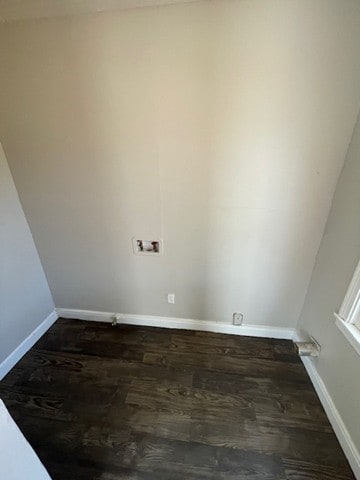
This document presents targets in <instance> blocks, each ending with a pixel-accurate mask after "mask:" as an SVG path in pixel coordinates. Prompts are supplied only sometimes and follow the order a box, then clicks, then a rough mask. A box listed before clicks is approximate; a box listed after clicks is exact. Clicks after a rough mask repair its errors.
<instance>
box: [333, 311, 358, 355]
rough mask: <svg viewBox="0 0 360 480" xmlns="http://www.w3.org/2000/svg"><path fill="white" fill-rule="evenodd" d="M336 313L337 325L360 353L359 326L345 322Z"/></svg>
mask: <svg viewBox="0 0 360 480" xmlns="http://www.w3.org/2000/svg"><path fill="white" fill-rule="evenodd" d="M334 315H335V317H336V322H335V323H336V326H337V327H338V329H339V330H340V331H341V332H342V333H343V334H344V335H345V337H346V339H347V340H348V341H349V343H350V344H351V346H352V347H354V348H355V350H356V352H357V353H358V354H359V355H360V330H359V329H358V327H357V326H355V325H353V324H351V323H348V322H345V321H344V320H343V319H342V318H341V317H340V316H339V315H338V314H337V313H335V314H334Z"/></svg>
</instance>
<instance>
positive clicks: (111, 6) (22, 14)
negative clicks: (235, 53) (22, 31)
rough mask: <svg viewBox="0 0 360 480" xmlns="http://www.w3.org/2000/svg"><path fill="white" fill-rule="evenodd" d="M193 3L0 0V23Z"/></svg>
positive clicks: (182, 0) (186, 0)
mask: <svg viewBox="0 0 360 480" xmlns="http://www.w3.org/2000/svg"><path fill="white" fill-rule="evenodd" d="M195 1H198V0H0V22H12V21H15V20H25V19H30V18H48V17H61V16H65V15H77V14H83V13H94V12H104V11H108V10H124V9H130V8H139V7H149V6H154V5H169V4H175V3H190V2H195Z"/></svg>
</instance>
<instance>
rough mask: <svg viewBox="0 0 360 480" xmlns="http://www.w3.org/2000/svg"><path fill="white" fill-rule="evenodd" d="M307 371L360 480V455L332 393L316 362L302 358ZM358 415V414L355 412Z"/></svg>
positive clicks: (308, 358)
mask: <svg viewBox="0 0 360 480" xmlns="http://www.w3.org/2000/svg"><path fill="white" fill-rule="evenodd" d="M301 360H302V362H303V364H304V366H305V368H306V371H307V373H308V375H309V377H310V379H311V382H312V384H313V385H314V388H315V390H316V393H317V394H318V396H319V398H320V401H321V403H322V406H323V407H324V410H325V412H326V414H327V416H328V418H329V420H330V423H331V425H332V427H333V429H334V431H335V434H336V436H337V438H338V440H339V442H340V445H341V447H342V449H343V450H344V453H345V455H346V458H347V459H348V461H349V463H350V466H351V468H352V470H353V472H354V475H355V477H356V478H357V480H360V453H359V451H358V449H357V448H356V446H355V444H354V442H353V440H352V438H351V436H350V434H349V432H348V430H347V428H346V426H345V424H344V422H343V420H342V418H341V416H340V413H339V411H338V410H337V408H336V406H335V404H334V402H333V400H332V398H331V396H330V393H329V392H328V390H327V388H326V386H325V384H324V382H323V381H322V379H321V377H320V375H319V373H318V371H317V369H316V367H315V365H314V360H313V359H312V358H310V357H301ZM354 413H355V414H356V412H354Z"/></svg>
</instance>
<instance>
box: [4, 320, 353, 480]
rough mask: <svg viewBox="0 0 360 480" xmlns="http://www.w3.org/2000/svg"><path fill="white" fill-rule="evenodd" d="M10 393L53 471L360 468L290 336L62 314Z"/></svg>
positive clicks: (313, 479)
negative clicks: (347, 455) (348, 458)
mask: <svg viewBox="0 0 360 480" xmlns="http://www.w3.org/2000/svg"><path fill="white" fill-rule="evenodd" d="M0 398H2V399H3V400H4V402H5V404H6V406H7V407H8V409H9V411H10V413H11V414H12V416H13V417H14V419H15V421H16V422H17V424H18V425H19V427H20V429H21V430H22V431H23V433H24V435H25V436H26V438H27V439H28V440H29V442H30V443H31V445H32V446H33V448H34V449H35V451H36V452H37V454H38V455H39V457H40V459H41V460H42V461H43V463H44V465H45V466H46V468H47V469H48V471H49V473H50V475H51V476H52V478H53V480H197V479H206V480H260V479H261V480H275V479H277V480H354V477H353V474H352V472H351V470H350V467H349V465H348V463H347V461H346V459H345V456H344V454H343V452H342V450H341V448H340V446H339V443H338V441H337V439H336V437H335V434H334V432H333V430H332V428H331V426H330V424H329V421H328V419H327V417H326V415H325V413H324V411H323V409H322V406H321V404H320V402H319V399H318V397H317V395H316V393H315V391H314V389H313V387H312V385H311V383H310V380H309V378H308V376H307V374H306V372H305V369H304V367H303V365H302V363H301V362H300V360H299V358H298V357H297V355H296V354H295V353H294V351H293V347H292V343H291V342H290V341H285V340H271V339H260V338H250V337H238V336H232V335H221V334H215V333H206V332H194V331H184V330H167V329H159V328H149V327H131V326H118V327H111V326H110V325H109V324H101V323H91V322H82V321H79V320H62V319H60V320H58V321H57V322H56V324H55V325H54V326H53V327H52V328H51V329H50V330H49V331H48V332H47V333H46V334H45V335H44V337H43V338H42V339H41V340H40V341H39V342H38V343H37V344H36V345H35V346H34V347H33V348H32V349H31V351H30V352H28V353H27V354H26V355H25V357H24V358H23V359H22V360H21V361H20V362H19V363H18V364H17V365H16V367H15V368H14V369H13V370H12V371H11V372H10V373H9V374H8V375H7V376H6V377H5V379H4V380H3V381H2V382H1V383H0ZM24 480H36V479H24Z"/></svg>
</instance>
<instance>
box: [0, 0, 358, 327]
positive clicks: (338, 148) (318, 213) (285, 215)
mask: <svg viewBox="0 0 360 480" xmlns="http://www.w3.org/2000/svg"><path fill="white" fill-rule="evenodd" d="M359 21H360V4H359V3H358V2H357V1H355V0H354V1H347V2H342V1H337V0H323V1H322V0H320V1H316V2H314V1H307V0H293V1H287V0H268V1H262V0H251V1H250V0H249V1H213V2H199V3H192V4H188V5H180V6H169V7H160V8H149V9H138V10H133V11H127V12H115V13H106V14H98V15H89V16H83V17H73V18H65V19H51V20H40V21H27V22H20V23H14V24H7V25H2V26H1V27H0V61H1V64H2V65H6V68H5V69H2V70H1V73H0V110H1V112H2V113H1V115H0V138H1V139H2V141H3V143H4V147H5V150H6V153H7V155H8V158H9V162H10V166H11V169H12V172H13V175H14V178H15V181H16V184H17V187H18V190H19V193H20V196H21V199H22V202H23V205H24V209H25V212H26V214H27V217H28V220H29V223H30V226H31V228H32V232H33V235H34V238H35V240H36V243H37V246H38V249H39V252H40V256H41V259H42V262H43V265H44V268H45V271H46V273H47V277H48V280H49V284H50V287H51V290H52V292H53V295H54V298H55V303H56V305H57V306H58V307H68V308H83V309H94V310H105V311H117V312H123V313H139V314H157V315H171V316H179V317H190V318H200V319H214V320H228V321H231V317H232V313H233V312H234V311H240V312H243V313H244V315H245V322H246V323H250V324H264V325H278V326H295V324H296V322H297V319H298V317H299V314H300V310H301V307H302V305H303V301H304V296H305V292H306V288H307V285H308V282H309V279H310V275H311V271H312V268H313V264H314V259H315V255H316V252H317V249H318V246H319V242H320V239H321V235H322V232H323V228H324V224H325V221H326V217H327V214H328V211H329V207H330V202H331V198H332V194H333V191H334V187H335V184H336V181H337V178H338V175H339V172H340V169H341V167H342V164H343V160H344V157H345V153H346V149H347V145H348V143H349V140H350V137H351V132H352V129H353V126H354V123H355V118H356V114H357V110H358V105H359V101H360V67H359V62H358V61H357V59H358V46H359V43H360V28H359ZM133 236H137V237H144V238H152V237H163V239H164V256H163V257H161V258H150V257H141V256H135V255H133V253H132V246H131V238H132V237H133ZM167 292H175V294H176V304H175V305H168V304H167V303H166V293H167Z"/></svg>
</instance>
